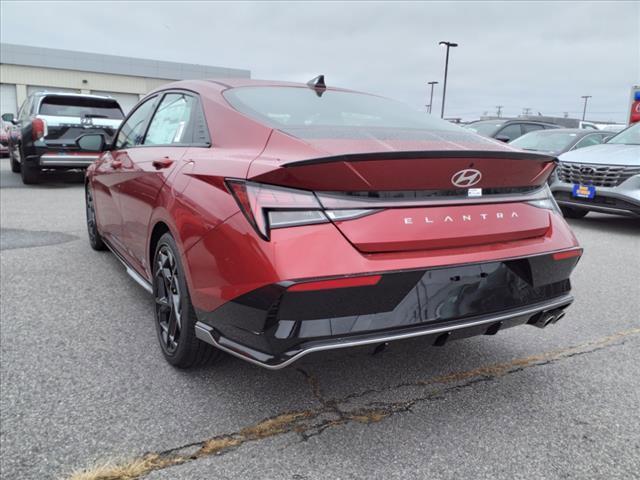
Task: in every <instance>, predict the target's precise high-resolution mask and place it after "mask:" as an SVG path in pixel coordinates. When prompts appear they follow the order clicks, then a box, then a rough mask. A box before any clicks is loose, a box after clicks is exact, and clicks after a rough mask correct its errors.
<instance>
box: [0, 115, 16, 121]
mask: <svg viewBox="0 0 640 480" xmlns="http://www.w3.org/2000/svg"><path fill="white" fill-rule="evenodd" d="M2 120H4V121H5V122H9V123H15V115H14V114H13V113H3V114H2Z"/></svg>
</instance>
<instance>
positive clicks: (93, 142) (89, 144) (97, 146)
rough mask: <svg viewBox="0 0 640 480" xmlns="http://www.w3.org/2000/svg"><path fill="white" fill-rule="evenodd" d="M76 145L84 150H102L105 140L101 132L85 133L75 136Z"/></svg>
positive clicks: (104, 146)
mask: <svg viewBox="0 0 640 480" xmlns="http://www.w3.org/2000/svg"><path fill="white" fill-rule="evenodd" d="M76 145H77V146H78V148H79V149H80V150H84V151H86V152H104V151H105V150H106V146H107V141H106V140H105V138H104V135H103V134H101V133H87V134H85V135H80V136H79V137H78V138H76Z"/></svg>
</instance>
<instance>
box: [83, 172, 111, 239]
mask: <svg viewBox="0 0 640 480" xmlns="http://www.w3.org/2000/svg"><path fill="white" fill-rule="evenodd" d="M85 210H86V212H87V233H88V234H89V244H90V245H91V248H93V249H94V250H105V249H106V245H105V244H104V242H103V241H102V236H101V235H100V232H98V223H97V222H96V209H95V205H94V203H93V194H92V193H91V187H89V185H86V186H85Z"/></svg>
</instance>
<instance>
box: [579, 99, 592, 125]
mask: <svg viewBox="0 0 640 480" xmlns="http://www.w3.org/2000/svg"><path fill="white" fill-rule="evenodd" d="M580 98H584V108H583V109H582V120H583V121H584V117H585V115H586V114H587V100H589V99H590V98H591V95H582V96H581V97H580Z"/></svg>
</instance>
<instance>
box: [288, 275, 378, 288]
mask: <svg viewBox="0 0 640 480" xmlns="http://www.w3.org/2000/svg"><path fill="white" fill-rule="evenodd" d="M381 278H382V275H368V276H366V277H347V278H334V279H331V280H320V281H318V282H304V283H296V284H295V285H292V286H290V287H289V288H288V289H287V290H288V291H289V292H310V291H313V290H332V289H335V288H351V287H371V286H373V285H377V284H378V283H379V282H380V279H381Z"/></svg>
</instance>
